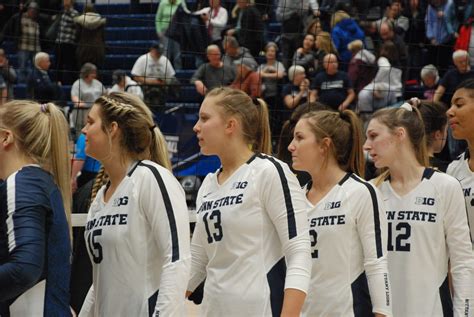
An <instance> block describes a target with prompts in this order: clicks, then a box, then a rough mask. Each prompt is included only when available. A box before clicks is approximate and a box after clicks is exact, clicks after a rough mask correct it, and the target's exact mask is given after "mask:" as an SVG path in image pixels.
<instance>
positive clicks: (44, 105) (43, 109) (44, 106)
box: [40, 103, 48, 113]
mask: <svg viewBox="0 0 474 317" xmlns="http://www.w3.org/2000/svg"><path fill="white" fill-rule="evenodd" d="M40 110H41V112H44V113H46V110H48V104H47V103H42V104H41V105H40Z"/></svg>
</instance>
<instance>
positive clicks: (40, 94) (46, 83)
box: [28, 67, 61, 102]
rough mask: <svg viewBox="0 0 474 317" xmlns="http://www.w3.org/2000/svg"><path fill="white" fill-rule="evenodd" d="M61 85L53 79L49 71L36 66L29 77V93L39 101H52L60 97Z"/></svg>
mask: <svg viewBox="0 0 474 317" xmlns="http://www.w3.org/2000/svg"><path fill="white" fill-rule="evenodd" d="M60 92H61V89H60V87H59V86H58V85H57V84H56V83H54V82H52V81H51V78H50V77H49V75H48V73H47V72H43V71H40V70H39V69H38V68H36V67H35V68H34V69H33V72H32V73H31V75H30V77H29V78H28V95H29V97H30V98H31V99H33V100H36V101H38V102H51V101H57V100H58V99H60Z"/></svg>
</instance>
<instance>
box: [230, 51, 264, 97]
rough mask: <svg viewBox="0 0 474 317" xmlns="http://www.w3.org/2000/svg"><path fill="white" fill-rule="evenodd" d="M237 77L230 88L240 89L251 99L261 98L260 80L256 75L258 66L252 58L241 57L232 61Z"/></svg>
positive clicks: (257, 74) (258, 75)
mask: <svg viewBox="0 0 474 317" xmlns="http://www.w3.org/2000/svg"><path fill="white" fill-rule="evenodd" d="M234 64H235V68H236V73H237V76H236V78H235V80H234V82H233V83H232V85H231V87H232V88H235V89H240V90H242V91H244V92H245V93H247V95H249V96H250V97H252V98H257V97H261V93H262V89H261V86H262V80H261V78H260V74H259V73H257V67H258V64H257V62H255V60H254V59H253V58H248V57H243V58H241V59H237V60H235V61H234Z"/></svg>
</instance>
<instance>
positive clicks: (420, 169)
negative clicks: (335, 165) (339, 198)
mask: <svg viewBox="0 0 474 317" xmlns="http://www.w3.org/2000/svg"><path fill="white" fill-rule="evenodd" d="M364 149H365V150H367V151H368V152H369V154H370V156H371V157H372V160H373V161H374V164H375V166H376V167H377V168H384V169H386V171H385V172H384V173H382V174H381V175H380V176H379V178H378V179H377V180H376V184H377V186H379V187H380V189H381V191H382V194H383V196H384V199H385V205H386V207H387V212H386V216H387V220H388V239H387V241H388V244H387V245H388V251H389V252H388V268H389V272H390V277H391V281H392V294H393V305H392V307H393V315H394V316H396V317H397V316H403V317H405V316H453V315H454V316H472V310H473V307H472V303H473V300H474V296H473V292H474V281H473V278H474V275H473V270H474V261H473V254H472V250H471V243H470V239H469V228H468V224H467V217H466V207H465V205H464V200H463V199H462V198H463V197H462V190H461V186H460V185H459V182H458V181H457V180H456V179H454V178H453V177H451V176H449V175H446V174H444V173H441V172H437V171H435V170H433V169H431V168H428V167H426V166H427V165H428V156H427V153H426V144H425V133H424V127H423V122H422V120H421V116H420V114H419V111H418V109H416V108H414V107H412V106H411V105H410V104H408V103H405V104H403V105H402V107H400V108H392V109H383V110H379V111H377V112H376V113H375V114H374V115H373V117H372V119H371V120H370V123H369V125H368V128H367V140H366V142H365V144H364ZM448 261H449V262H450V267H451V275H452V284H453V289H452V294H453V295H451V293H450V289H449V286H448V278H447V276H448Z"/></svg>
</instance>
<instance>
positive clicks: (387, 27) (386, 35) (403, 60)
mask: <svg viewBox="0 0 474 317" xmlns="http://www.w3.org/2000/svg"><path fill="white" fill-rule="evenodd" d="M379 36H380V39H381V40H382V43H381V45H380V46H382V45H383V44H384V43H385V42H388V41H391V42H392V43H393V44H394V49H395V50H396V51H397V53H396V54H395V56H397V60H393V61H391V63H392V64H394V65H397V66H398V67H401V68H404V67H405V66H406V65H407V61H408V51H407V46H406V44H405V41H404V40H403V37H401V36H400V35H398V34H397V33H395V29H394V24H393V22H392V21H391V20H385V21H383V22H382V23H381V24H380V30H379ZM379 51H380V48H379Z"/></svg>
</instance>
